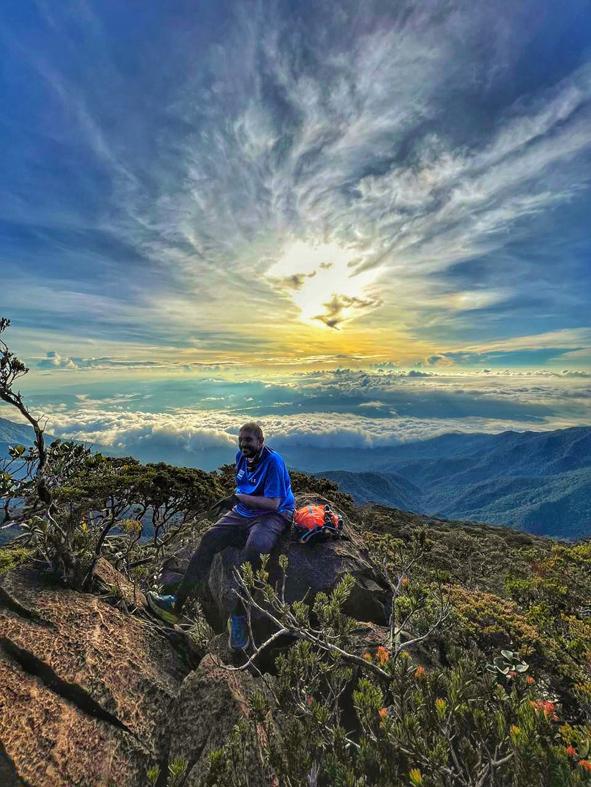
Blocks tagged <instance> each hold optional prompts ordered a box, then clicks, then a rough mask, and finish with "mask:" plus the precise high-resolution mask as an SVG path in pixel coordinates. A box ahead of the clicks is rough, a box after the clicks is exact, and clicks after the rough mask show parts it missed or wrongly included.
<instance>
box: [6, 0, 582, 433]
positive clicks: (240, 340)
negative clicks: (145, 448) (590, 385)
mask: <svg viewBox="0 0 591 787" xmlns="http://www.w3.org/2000/svg"><path fill="white" fill-rule="evenodd" d="M0 52H1V53H2V54H1V58H2V61H1V68H0V100H1V105H2V107H3V112H2V116H1V117H0V151H2V152H1V154H0V155H1V156H2V173H3V174H2V178H1V180H0V266H1V270H2V277H1V280H0V313H2V314H3V315H5V316H8V317H9V318H11V320H12V328H11V332H10V341H11V346H12V347H13V348H14V349H15V350H16V351H17V352H18V353H19V355H20V356H21V357H22V358H23V359H24V360H25V361H26V362H27V364H28V365H29V367H30V369H31V372H30V375H29V378H28V379H27V386H28V390H29V391H30V394H31V396H33V398H34V400H35V401H38V402H39V403H40V404H41V403H42V404H43V406H44V407H47V408H48V409H47V412H48V413H50V412H51V413H54V412H58V410H59V408H61V410H59V411H60V412H61V413H62V415H61V416H60V417H61V418H62V421H60V422H59V424H58V423H57V422H55V423H54V424H53V426H54V427H55V428H56V429H57V428H58V427H59V428H63V429H66V428H70V427H71V428H72V429H73V430H74V431H75V427H76V425H77V426H80V425H81V424H82V423H83V422H84V423H86V421H85V420H84V419H81V416H80V412H81V409H80V408H82V409H83V410H84V411H85V412H86V411H88V408H89V407H90V404H89V403H91V402H95V403H96V402H99V401H100V402H102V403H103V404H104V403H105V401H107V400H109V401H111V400H113V399H117V398H118V397H121V396H133V397H134V398H133V400H132V399H129V398H128V399H127V400H121V399H119V404H118V405H115V406H117V407H119V406H121V401H126V402H127V404H126V405H125V407H124V408H123V413H124V415H128V416H129V417H130V418H131V412H132V409H133V408H132V407H131V402H132V401H134V402H136V403H137V401H138V400H140V394H139V393H138V394H137V396H136V394H134V388H135V390H136V392H137V391H140V390H141V391H142V393H141V396H148V397H150V399H142V400H141V401H143V402H145V403H147V402H150V401H151V403H152V405H153V404H154V403H155V402H156V403H157V405H155V406H154V407H153V408H152V409H153V410H154V413H153V415H154V417H155V416H156V413H160V414H162V413H165V412H166V413H168V415H167V418H168V416H169V415H171V414H175V413H176V415H175V417H178V418H182V417H186V415H185V416H183V415H182V413H183V408H186V407H188V406H189V402H188V401H187V397H188V394H187V392H191V395H192V396H193V398H194V400H195V401H194V404H193V405H192V406H193V407H194V408H197V409H198V410H199V411H200V412H201V409H202V410H203V411H207V412H208V413H209V418H212V417H213V416H212V408H211V407H210V406H209V405H203V406H202V407H201V405H199V403H200V402H201V403H203V401H204V400H205V399H206V398H207V397H208V396H216V393H215V390H216V386H217V385H218V384H217V382H215V380H217V379H218V378H219V379H223V380H226V381H228V385H232V386H239V385H240V381H241V380H248V381H253V382H252V385H253V386H254V388H255V389H256V390H255V391H254V394H253V399H254V400H255V401H256V402H257V403H258V404H257V406H259V405H260V408H261V409H260V412H259V413H258V415H260V416H261V417H269V413H267V412H266V411H265V407H266V406H267V404H266V399H265V397H264V396H263V395H262V393H261V391H262V392H264V390H265V388H264V386H266V385H271V386H273V385H276V384H277V385H281V386H286V385H291V386H292V388H294V390H296V391H297V392H298V396H301V397H304V390H305V388H304V382H303V381H304V380H305V379H306V377H305V373H306V372H310V371H311V372H313V373H318V374H328V375H331V374H334V370H336V369H338V368H341V369H347V370H349V373H350V374H357V373H359V370H361V369H371V368H374V370H375V366H376V364H391V368H392V369H395V370H397V371H396V372H395V375H396V379H395V380H393V381H392V384H393V385H395V386H398V388H397V390H399V389H400V390H401V391H405V393H404V396H405V397H406V396H407V397H408V399H405V400H404V401H407V402H409V403H410V404H407V405H404V407H402V405H401V402H400V401H399V398H398V399H396V397H394V399H396V401H394V400H388V401H386V402H384V401H383V398H382V399H380V397H379V396H376V397H375V401H377V402H378V403H379V405H377V410H376V411H375V412H376V413H377V412H381V413H382V415H383V416H384V417H383V418H382V419H381V420H380V424H381V426H380V428H381V429H382V430H383V433H384V434H394V432H396V434H397V435H398V434H399V431H397V430H396V427H397V426H398V427H400V426H401V425H402V423H403V415H402V414H401V413H404V417H411V418H412V417H416V418H417V419H426V420H425V423H427V422H428V421H429V419H431V418H436V419H440V421H438V422H437V429H439V427H440V426H441V425H442V424H443V425H445V423H447V426H448V427H449V428H471V422H470V421H469V420H465V419H470V418H481V419H483V420H482V422H481V423H480V427H481V428H485V429H489V430H494V429H500V428H504V427H505V426H506V425H507V424H509V425H511V424H512V425H514V426H515V427H516V428H524V426H523V425H524V424H526V423H528V419H529V418H530V416H531V417H532V418H533V419H534V422H535V424H537V428H545V427H548V426H555V425H569V424H571V423H578V422H582V421H584V420H585V417H586V416H585V414H584V408H582V407H581V408H578V405H577V407H575V408H574V409H573V404H572V403H573V401H577V402H579V401H582V399H581V391H583V390H584V385H585V383H584V379H585V378H584V375H585V374H587V373H589V372H591V321H590V318H589V314H590V313H591V308H590V306H591V304H590V300H591V298H590V293H591V233H590V232H589V224H590V221H589V217H590V215H591V190H590V188H591V187H590V177H591V12H590V10H589V5H588V2H586V0H572V1H571V0H566V2H563V3H561V4H556V3H553V2H549V1H548V0H541V2H540V1H538V2H491V3H486V4H484V3H472V2H454V0H452V2H449V3H442V2H425V3H404V2H401V3H392V2H377V1H375V0H374V1H372V0H370V1H369V2H365V3H362V4H360V3H358V2H348V1H347V0H344V1H343V2H339V3H334V2H293V1H292V2H281V0H275V1H274V2H266V1H265V0H260V1H257V0H254V1H253V2H245V0H240V2H238V0H234V1H233V2H220V0H216V2H212V1H210V0H205V1H204V2H200V3H198V4H196V3H194V2H180V1H178V0H166V1H165V0H159V1H158V0H154V2H150V3H143V4H140V3H130V2H128V3H122V2H119V1H118V0H117V1H115V0H101V2H98V0H97V1H96V2H91V0H76V1H75V2H74V0H63V1H62V2H59V3H55V2H49V0H36V2H32V1H31V0H19V1H18V2H16V1H11V0H9V2H7V3H4V4H3V7H2V11H0ZM413 369H414V370H415V371H420V370H422V371H423V372H424V373H425V374H427V373H429V374H430V375H431V376H430V377H423V378H422V379H421V378H418V377H416V378H414V380H412V378H407V377H404V375H405V374H406V373H407V372H408V370H413ZM485 370H488V371H485ZM371 374H373V373H371ZM393 374H394V373H393ZM212 375H213V376H212ZM290 375H291V377H290ZM470 375H472V378H470ZM374 376H375V374H374ZM458 376H459V378H461V380H462V381H465V380H467V379H472V383H471V385H472V388H471V392H470V393H469V394H465V395H466V396H470V397H473V398H474V397H475V401H476V400H477V401H478V402H480V404H479V405H478V406H476V407H474V406H468V404H467V400H463V399H462V398H461V396H460V394H457V396H456V398H455V399H454V397H453V396H451V395H450V394H449V392H450V391H455V390H456V388H457V385H456V382H455V381H456V379H458ZM534 377H535V378H536V379H538V380H540V381H541V382H540V385H541V386H542V388H543V389H544V390H546V391H548V390H550V388H552V391H555V392H557V393H556V396H554V394H552V396H551V399H552V404H551V405H548V402H547V401H546V400H544V402H545V403H544V407H546V408H547V409H546V410H544V411H543V412H542V411H541V410H539V409H536V407H539V406H540V397H541V395H540V394H539V392H538V394H536V395H535V396H534V397H533V399H531V402H532V408H533V409H531V408H530V409H531V412H529V414H528V413H524V412H523V407H522V404H523V402H520V401H519V396H518V395H516V394H515V390H516V389H517V388H518V383H517V382H516V380H518V379H519V380H521V381H522V383H523V386H524V387H525V388H526V389H527V391H528V392H530V393H528V394H527V396H526V397H525V398H526V399H527V401H530V399H529V398H528V397H529V396H530V394H531V387H532V383H531V381H532V379H534ZM493 378H494V379H493ZM208 380H209V381H210V382H209V383H207V384H206V382H205V381H208ZM212 380H213V381H214V382H211V381H212ZM491 380H492V381H493V382H491ZM410 382H412V386H411V385H410V384H409V383H410ZM419 383H420V384H419ZM361 384H363V385H368V386H369V388H370V389H371V387H372V384H373V383H371V381H370V382H369V383H368V382H367V380H361V381H360V380H359V379H358V380H357V382H356V385H361ZM207 385H209V386H210V388H208V389H207V391H206V390H205V388H207ZM462 385H463V384H462ZM204 386H205V387H204ZM257 386H258V387H257ZM403 386H406V387H403ZM421 386H422V387H421ZM454 386H455V387H454ZM508 386H509V388H508ZM426 387H428V391H429V396H428V397H427V398H428V399H429V401H431V400H433V401H434V400H437V403H438V404H437V407H435V406H433V407H425V406H424V401H423V400H424V398H425V396H426ZM444 388H445V390H446V394H445V396H444V394H443V393H442V391H443V389H444ZM476 389H477V393H475V391H476ZM509 389H510V391H512V392H513V393H511V394H507V390H509ZM232 390H233V391H234V392H235V389H234V388H233V389H232ZM236 390H237V389H236ZM503 390H504V391H505V393H504V394H503V393H500V391H503ZM163 391H166V395H164V393H162V392H163ZM335 391H336V392H337V393H338V396H341V395H342V388H339V389H335ZM339 392H340V393H339ZM77 394H78V395H79V396H81V397H85V398H83V399H76V395H77ZM335 396H336V394H335ZM338 396H337V398H338ZM532 396H533V395H532ZM35 397H39V399H36V398H35ZM72 397H73V398H72ZM421 397H422V398H421ZM458 397H459V398H458ZM482 397H485V400H486V402H487V406H486V407H484V406H483V405H482V402H483V401H484V400H483V398H482ZM495 397H496V399H497V400H498V401H499V402H503V403H504V404H503V407H504V408H505V409H503V407H500V405H499V406H495V407H492V409H491V406H489V405H490V402H491V401H492V399H493V398H495ZM534 399H535V401H534ZM583 399H584V395H583ZM208 401H210V402H213V401H215V400H214V399H209V400H208ZM237 401H241V402H242V404H241V405H240V407H246V404H245V402H244V401H242V400H240V398H238V400H237ZM278 401H280V400H278ZM371 401H372V399H366V400H365V401H363V402H358V403H357V404H356V406H357V405H361V404H363V405H364V406H365V408H366V410H365V412H366V413H367V412H368V411H369V410H371ZM422 401H423V403H421V402H422ZM509 401H511V402H513V410H512V411H511V412H509V410H508V409H507V407H506V405H507V402H509ZM67 402H69V404H66V403H67ZM82 402H86V403H87V404H86V405H82V404H81V403H82ZM306 402H307V404H306V408H307V409H308V410H309V412H310V413H312V412H314V413H316V414H317V415H318V417H319V418H320V417H322V416H326V415H327V414H328V415H329V416H330V417H333V416H334V417H335V418H338V417H342V414H343V413H344V412H347V413H348V414H349V415H350V416H351V418H353V417H354V418H357V416H359V417H367V416H363V415H362V413H363V408H362V411H361V413H358V412H357V411H351V410H350V406H351V402H350V399H348V400H347V403H346V405H343V403H342V401H341V400H339V402H336V401H335V397H334V396H333V397H328V398H327V397H326V396H324V397H323V396H318V397H316V398H313V397H312V398H311V399H310V400H308V398H307V397H306ZM368 402H369V403H370V405H369V406H368ZM225 404H227V403H224V407H225ZM534 404H535V407H534ZM198 405H199V406H198ZM312 405H313V407H314V408H315V409H313V410H310V407H312ZM146 406H147V405H146ZM240 407H239V408H238V409H240ZM294 407H295V408H296V410H297V404H296V405H294V406H292V405H289V406H288V405H284V406H279V405H277V407H276V408H275V410H274V413H276V414H277V415H278V416H279V415H280V416H281V417H282V418H286V419H288V421H286V423H288V422H289V423H292V424H293V425H294V426H293V428H294V429H296V430H297V428H299V427H297V424H299V423H300V421H298V420H297V419H301V418H302V417H303V416H302V415H301V413H299V414H298V412H297V411H294ZM52 408H53V409H52ZM55 408H58V410H55ZM64 408H66V409H65V410H64ZM97 408H98V409H100V410H101V412H102V411H103V410H104V408H103V406H102V405H101V407H100V408H99V406H98V405H97V404H95V405H94V410H95V411H96V410H97ZM290 408H291V409H290ZM343 408H344V409H343ZM348 408H349V409H348ZM380 408H381V409H380ZM384 408H386V410H387V408H390V409H389V410H387V412H386V410H385V409H384ZM413 408H414V409H413ZM300 409H301V408H300ZM509 409H510V408H509ZM575 410H576V412H575ZM66 411H67V413H69V417H70V419H71V420H70V421H68V422H67V418H66V416H65V415H64V414H63V413H65V412H66ZM148 411H149V408H148V409H146V412H148ZM493 411H494V412H493ZM220 412H226V410H220ZM434 413H435V414H434ZM339 414H341V415H339ZM374 414H375V413H374ZM121 417H123V416H121ZM220 417H221V416H220ZM236 417H237V418H239V417H240V415H239V413H238V412H237V414H236ZM194 418H196V419H197V418H198V416H197V415H195V416H194ZM290 418H291V419H292V420H291V421H289V419H290ZM491 418H492V421H491V420H490V419H491ZM384 419H385V420H384ZM446 419H447V421H446ZM382 421H383V423H382ZM222 422H223V423H222ZM440 422H441V423H440ZM167 423H168V421H167ZM360 423H365V421H361V422H360ZM372 423H373V426H372V427H371V428H372V429H373V428H375V425H376V423H377V422H376V421H375V418H374V421H372ZM405 423H406V422H405ZM208 424H209V425H207V427H204V428H209V427H210V426H211V428H212V429H213V430H214V431H215V429H218V428H219V429H222V431H223V430H224V429H227V428H229V426H228V424H227V423H226V422H225V421H223V418H222V420H221V421H219V423H218V422H216V423H210V422H208ZM224 424H226V425H225V426H224ZM335 424H336V425H333V426H334V428H333V427H331V429H332V432H331V433H333V432H334V431H335V430H336V431H338V430H339V429H341V428H344V426H343V424H342V423H341V422H340V421H339V422H338V423H336V422H335ZM473 425H474V426H476V424H473ZM390 427H391V428H390ZM80 428H82V427H80ZM109 428H111V427H109ZM121 428H122V429H124V428H125V427H124V426H122V427H121ZM364 428H369V427H364ZM302 429H304V426H302ZM434 429H435V427H434ZM437 429H435V431H437ZM392 430H394V431H392ZM412 433H413V434H414V432H412ZM224 434H225V432H224ZM113 439H115V438H113ZM223 439H225V438H223Z"/></svg>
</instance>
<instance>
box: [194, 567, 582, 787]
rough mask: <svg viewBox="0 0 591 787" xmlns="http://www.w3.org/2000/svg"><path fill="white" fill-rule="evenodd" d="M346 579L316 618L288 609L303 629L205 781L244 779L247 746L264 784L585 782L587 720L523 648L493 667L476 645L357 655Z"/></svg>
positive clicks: (321, 600)
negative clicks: (420, 653)
mask: <svg viewBox="0 0 591 787" xmlns="http://www.w3.org/2000/svg"><path fill="white" fill-rule="evenodd" d="M254 582H255V583H256V582H258V583H259V584H260V583H261V582H262V580H261V578H260V576H259V578H258V580H257V579H256V578H255V580H254ZM411 584H412V580H411ZM350 587H351V580H350V579H347V580H346V581H345V582H343V583H342V584H341V585H340V586H339V588H338V589H337V590H335V592H334V593H333V594H332V595H331V596H327V595H323V594H320V595H319V596H318V597H317V599H316V603H315V605H314V613H315V615H316V616H317V620H318V622H317V623H316V624H315V625H314V626H312V624H311V623H310V620H309V617H308V616H306V615H305V614H304V613H303V611H301V610H300V609H299V607H298V611H297V612H296V613H293V619H295V622H294V623H293V625H294V627H297V626H301V627H302V628H300V630H299V633H300V634H301V635H302V638H300V639H299V641H297V642H296V644H295V645H294V646H293V647H291V648H290V649H289V650H288V651H287V652H286V653H281V654H280V655H278V656H277V658H276V663H275V666H276V675H275V677H274V678H273V680H272V681H270V682H269V684H268V687H269V690H266V691H262V690H256V691H254V692H253V693H252V695H251V697H250V712H249V715H248V718H247V719H244V720H243V721H242V722H241V723H240V724H239V725H237V726H236V727H235V728H234V731H233V733H232V737H231V740H230V741H229V742H228V743H227V744H226V745H224V746H223V747H222V748H221V749H219V750H217V751H216V752H213V753H212V755H211V758H210V762H209V771H208V773H207V774H204V777H203V778H204V781H203V784H208V785H222V784H224V785H225V784H228V785H233V786H235V787H242V785H244V786H246V785H247V784H249V783H250V782H249V778H250V777H249V772H248V769H245V767H244V763H245V761H247V760H249V757H250V761H251V762H252V761H255V760H256V761H258V762H259V763H260V771H261V772H262V773H265V774H267V777H266V778H267V781H266V783H269V784H273V783H275V784H290V785H302V786H303V785H308V784H310V783H313V784H317V785H326V787H328V785H334V784H339V785H376V787H382V786H383V787H386V786H387V787H390V785H393V784H408V783H410V784H414V785H417V787H418V785H427V786H429V787H435V786H436V785H437V787H439V786H440V785H441V786H443V785H450V784H453V785H466V787H467V786H468V785H475V784H479V783H482V784H484V783H494V784H498V785H507V786H509V785H511V787H530V786H531V785H532V784H549V785H557V786H558V785H583V784H589V779H588V774H587V772H586V770H585V762H586V760H585V757H586V753H587V752H588V742H589V738H590V736H591V726H590V725H589V724H588V723H587V724H577V723H572V722H571V721H568V720H567V719H566V718H565V713H566V709H565V708H564V707H563V706H562V705H561V703H560V702H559V701H557V700H556V699H554V700H550V699H548V695H547V690H546V689H545V688H544V687H543V684H542V683H541V682H540V683H538V682H536V681H535V680H534V679H533V678H531V677H529V676H527V675H526V673H527V671H528V665H527V664H526V663H525V662H524V661H523V660H522V659H521V658H520V657H519V655H518V653H517V652H515V651H513V650H506V649H503V650H502V651H501V653H500V654H499V655H498V657H496V660H495V662H494V666H493V665H489V666H492V668H493V671H494V672H491V671H489V670H487V665H486V663H485V661H484V660H483V658H482V657H481V655H479V653H478V650H477V649H476V650H474V651H473V652H472V653H463V654H462V655H460V656H458V657H457V658H455V659H454V661H453V663H451V664H450V665H449V666H448V667H444V666H441V665H440V666H436V667H433V668H430V669H425V668H424V667H418V668H417V666H416V664H415V663H413V659H412V657H411V656H410V655H409V653H408V652H406V651H405V650H400V651H398V652H396V651H390V650H388V649H387V648H385V647H383V646H380V647H378V648H377V650H376V651H375V653H374V654H369V653H368V654H366V659H365V660H359V661H354V660H352V658H350V657H349V655H348V652H347V648H349V649H350V648H351V646H352V640H351V637H350V633H351V630H352V625H353V624H352V623H351V622H350V621H347V619H346V616H345V615H344V614H343V612H342V607H343V604H344V602H345V600H346V598H347V595H348V592H349V591H350ZM273 592H274V591H273V589H269V590H268V594H267V595H268V596H269V597H271V598H273ZM488 595H491V594H488ZM275 607H277V604H276V605H275ZM274 611H275V612H276V613H277V614H279V612H278V611H277V609H275V610H274ZM284 612H285V615H287V610H285V609H284ZM505 612H506V610H505ZM285 619H286V618H285V617H284V618H283V620H285ZM302 629H304V630H305V631H303V630H302ZM306 632H307V633H308V634H310V637H309V639H306V638H305V633H306ZM326 643H332V644H338V646H339V648H341V649H342V650H343V652H338V651H336V650H334V649H333V650H331V649H329V648H327V647H325V646H326ZM349 654H350V656H354V653H353V652H352V651H349ZM376 666H379V670H376V668H375V667H376ZM505 670H507V671H506V672H505ZM511 672H514V673H515V677H514V679H513V680H511V681H507V680H506V678H507V676H508V675H509V673H511ZM496 675H498V676H499V677H501V678H502V681H501V682H499V681H498V680H497V678H496V677H495V676H496ZM569 747H570V748H569ZM573 751H576V755H573V754H572V752H573ZM580 763H582V765H581V764H580Z"/></svg>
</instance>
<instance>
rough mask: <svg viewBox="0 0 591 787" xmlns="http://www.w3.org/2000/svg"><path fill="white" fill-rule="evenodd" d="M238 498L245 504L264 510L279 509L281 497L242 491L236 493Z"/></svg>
mask: <svg viewBox="0 0 591 787" xmlns="http://www.w3.org/2000/svg"><path fill="white" fill-rule="evenodd" d="M236 497H237V498H238V500H239V501H240V502H241V503H242V504H243V505H245V506H248V507H249V508H253V509H255V510H257V509H261V510H263V511H277V509H278V508H279V503H280V502H281V498H280V497H263V496H262V495H243V494H241V493H240V492H238V493H236Z"/></svg>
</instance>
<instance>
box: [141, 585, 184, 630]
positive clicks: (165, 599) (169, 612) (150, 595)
mask: <svg viewBox="0 0 591 787" xmlns="http://www.w3.org/2000/svg"><path fill="white" fill-rule="evenodd" d="M146 598H147V600H148V606H149V607H150V609H151V610H152V612H153V613H154V614H155V615H158V617H159V618H161V619H162V620H165V621H166V622H167V623H173V624H174V623H178V621H179V616H178V615H177V613H176V612H175V611H174V603H175V601H176V596H160V595H158V593H154V592H153V591H152V590H149V591H148V592H147V593H146Z"/></svg>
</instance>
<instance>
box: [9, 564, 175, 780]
mask: <svg viewBox="0 0 591 787" xmlns="http://www.w3.org/2000/svg"><path fill="white" fill-rule="evenodd" d="M110 576H111V579H117V578H116V577H114V575H112V574H111V575H110ZM121 584H122V585H123V584H124V580H123V578H121ZM126 590H129V588H127V589H125V588H123V592H126ZM186 674H187V668H186V666H185V663H184V662H183V660H182V659H181V658H180V656H179V655H178V653H177V652H176V650H175V649H174V648H173V647H172V646H171V644H170V643H169V641H168V639H167V638H166V637H164V636H162V634H161V633H160V632H159V630H158V628H157V627H156V626H154V625H152V624H150V623H148V622H146V621H144V620H142V619H141V618H139V617H134V616H131V615H129V614H126V613H125V612H122V611H120V610H119V609H116V608H115V607H113V606H112V605H111V604H109V603H107V602H106V601H105V600H103V599H102V598H99V597H97V596H93V595H90V594H84V593H77V592H75V591H72V590H67V589H65V588H63V587H57V586H55V585H52V584H49V583H48V582H47V580H46V579H44V578H43V576H42V575H40V574H39V573H37V572H34V571H32V570H27V569H23V568H21V569H18V570H15V571H13V572H11V573H9V574H8V575H6V576H4V577H3V578H2V583H1V586H0V742H1V748H0V774H2V776H3V778H4V780H3V781H2V784H15V785H17V784H21V783H23V784H29V785H35V787H37V785H38V786H39V787H44V786H45V785H47V787H62V785H63V787H72V785H89V786H90V785H92V787H95V786H96V785H113V784H117V785H125V786H127V785H130V786H135V785H138V787H140V785H141V787H144V785H146V784H147V779H146V773H147V770H148V768H149V767H150V766H153V765H155V764H159V763H160V764H162V763H164V761H165V760H166V757H167V752H168V729H169V719H170V715H171V712H172V709H173V707H174V706H175V705H176V702H177V697H178V693H179V689H180V686H181V683H182V681H183V679H184V677H185V675H186Z"/></svg>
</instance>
